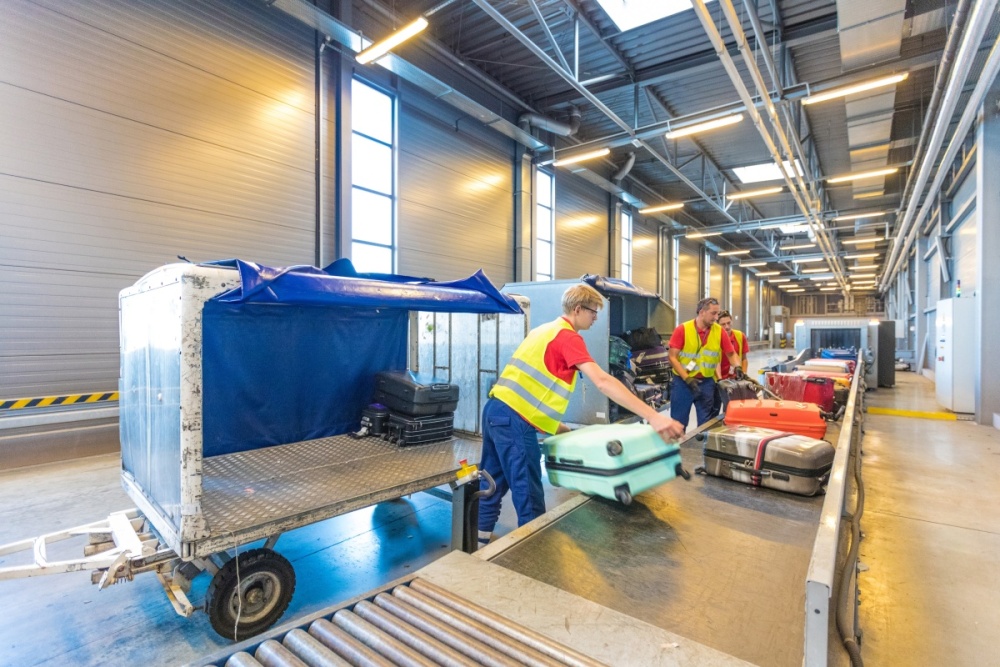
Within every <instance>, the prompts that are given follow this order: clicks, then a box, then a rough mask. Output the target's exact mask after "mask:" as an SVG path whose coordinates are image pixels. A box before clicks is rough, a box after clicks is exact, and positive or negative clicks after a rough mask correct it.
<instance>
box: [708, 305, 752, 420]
mask: <svg viewBox="0 0 1000 667" xmlns="http://www.w3.org/2000/svg"><path fill="white" fill-rule="evenodd" d="M719 326H720V327H722V332H723V334H725V335H726V336H729V340H731V341H732V343H733V351H734V352H736V356H737V357H739V359H740V365H739V366H733V365H732V364H730V363H729V358H728V357H722V359H721V360H720V361H719V368H718V372H717V373H716V376H715V377H716V382H717V383H718V381H719V380H731V379H734V378H735V377H736V369H739V370H740V371H741V372H742V373H743V374H744V375H746V372H747V365H748V361H747V355H748V354H749V353H750V343H749V342H747V336H746V334H745V333H743V332H742V331H740V330H739V329H734V328H733V316H732V315H730V313H729V311H728V310H724V311H722V312H721V313H719ZM721 411H722V388H721V387H719V385H718V384H716V386H715V407H714V408H712V416H713V417H714V416H716V415H717V414H719V412H721Z"/></svg>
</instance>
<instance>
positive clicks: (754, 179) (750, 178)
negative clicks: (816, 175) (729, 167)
mask: <svg viewBox="0 0 1000 667" xmlns="http://www.w3.org/2000/svg"><path fill="white" fill-rule="evenodd" d="M784 165H785V169H789V168H790V167H791V165H790V164H789V163H788V160H784ZM733 172H734V173H735V174H736V177H737V178H738V179H740V183H763V182H765V181H780V180H781V179H782V178H784V176H782V175H781V170H780V169H778V165H777V163H775V162H764V163H763V164H751V165H748V166H746V167H736V168H735V169H733ZM795 172H796V173H797V174H798V175H799V176H801V175H802V165H801V164H799V161H798V160H795Z"/></svg>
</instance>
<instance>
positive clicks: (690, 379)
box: [684, 375, 698, 392]
mask: <svg viewBox="0 0 1000 667" xmlns="http://www.w3.org/2000/svg"><path fill="white" fill-rule="evenodd" d="M684 384H686V385H687V386H689V387H691V391H694V392H697V391H698V378H696V377H694V376H693V375H688V376H687V377H686V378H684Z"/></svg>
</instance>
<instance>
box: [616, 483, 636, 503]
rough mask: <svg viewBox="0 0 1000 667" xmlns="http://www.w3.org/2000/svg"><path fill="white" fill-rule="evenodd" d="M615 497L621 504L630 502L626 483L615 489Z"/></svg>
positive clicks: (630, 496) (630, 495) (630, 498)
mask: <svg viewBox="0 0 1000 667" xmlns="http://www.w3.org/2000/svg"><path fill="white" fill-rule="evenodd" d="M615 498H617V499H618V502H620V503H621V504H622V505H631V504H632V494H631V493H630V492H629V490H628V484H624V485H622V486H619V487H618V488H617V489H615Z"/></svg>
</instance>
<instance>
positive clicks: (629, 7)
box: [597, 0, 691, 32]
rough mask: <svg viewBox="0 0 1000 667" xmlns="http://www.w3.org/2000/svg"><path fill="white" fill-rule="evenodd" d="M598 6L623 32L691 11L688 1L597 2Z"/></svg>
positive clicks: (611, 0) (613, 0)
mask: <svg viewBox="0 0 1000 667" xmlns="http://www.w3.org/2000/svg"><path fill="white" fill-rule="evenodd" d="M597 4H599V5H600V6H601V8H602V9H604V11H605V12H607V14H608V17H609V18H610V19H611V20H612V21H614V23H615V25H616V26H617V27H618V29H619V30H621V31H622V32H625V31H626V30H631V29H633V28H638V27H639V26H641V25H646V24H647V23H652V22H653V21H658V20H660V19H662V18H665V17H667V16H673V15H674V14H678V13H680V12H683V11H686V10H688V9H691V3H690V2H689V1H688V0H630V1H629V2H623V0H597Z"/></svg>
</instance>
